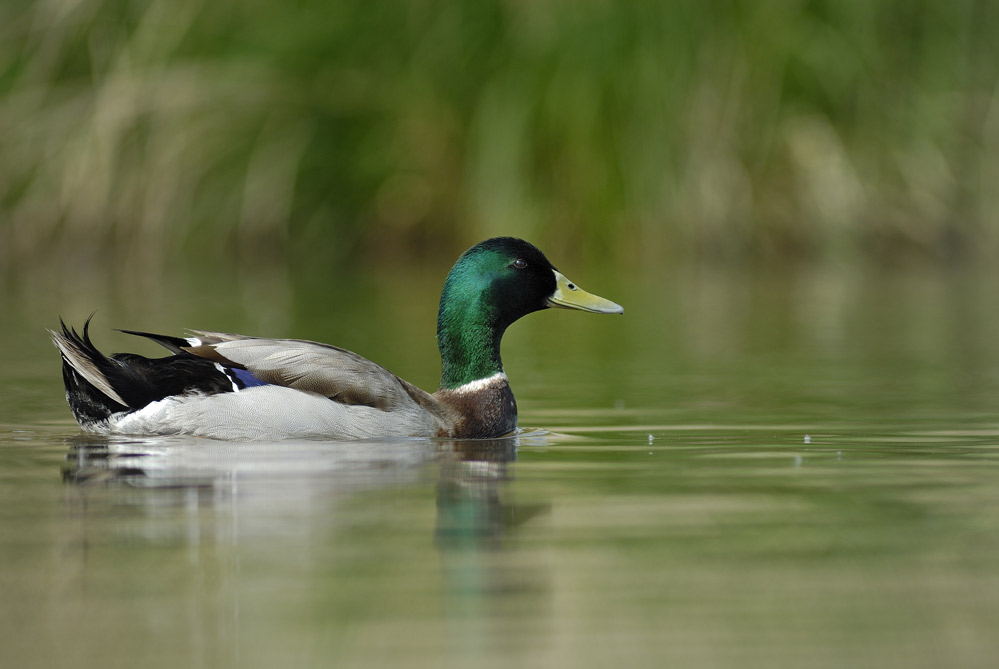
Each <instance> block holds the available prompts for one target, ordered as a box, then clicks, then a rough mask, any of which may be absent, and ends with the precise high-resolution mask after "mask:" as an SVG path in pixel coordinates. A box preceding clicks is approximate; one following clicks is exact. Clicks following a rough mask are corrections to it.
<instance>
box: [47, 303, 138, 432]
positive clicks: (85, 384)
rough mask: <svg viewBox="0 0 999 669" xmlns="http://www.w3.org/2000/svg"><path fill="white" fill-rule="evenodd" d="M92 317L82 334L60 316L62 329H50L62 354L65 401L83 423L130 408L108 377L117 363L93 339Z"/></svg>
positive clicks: (94, 421) (98, 419)
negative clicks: (70, 326) (91, 337)
mask: <svg viewBox="0 0 999 669" xmlns="http://www.w3.org/2000/svg"><path fill="white" fill-rule="evenodd" d="M90 318H93V316H91V317H90ZM90 318H88V319H87V322H86V323H85V324H84V326H83V334H82V335H80V334H79V333H77V331H76V329H75V328H68V327H67V326H66V324H65V323H64V322H63V321H62V319H59V324H60V325H61V326H62V332H55V331H53V330H49V334H50V335H51V336H52V342H53V343H54V344H55V346H56V348H58V349H59V353H60V354H61V355H62V363H63V364H62V376H63V381H64V382H65V384H66V400H67V402H68V403H69V406H70V408H71V409H72V410H73V415H74V416H76V420H77V422H78V423H80V424H81V425H85V424H91V423H96V422H99V421H102V420H107V419H108V418H109V417H110V416H111V415H112V414H114V413H119V412H121V411H128V410H129V406H128V403H127V402H126V401H125V400H124V399H122V397H121V395H120V394H119V393H118V392H117V391H116V390H115V389H114V387H113V386H112V384H111V382H110V381H109V380H108V373H109V372H110V371H111V370H112V369H113V368H114V366H115V362H114V361H113V360H111V359H110V358H108V357H107V356H105V355H104V354H103V353H101V352H100V351H99V350H97V347H96V346H94V344H93V342H92V341H90V334H89V328H90Z"/></svg>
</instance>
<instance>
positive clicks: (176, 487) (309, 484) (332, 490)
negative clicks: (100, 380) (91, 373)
mask: <svg viewBox="0 0 999 669" xmlns="http://www.w3.org/2000/svg"><path fill="white" fill-rule="evenodd" d="M68 443H69V453H68V454H67V462H66V465H65V466H64V468H63V479H64V481H65V482H66V483H68V484H71V485H73V486H74V487H77V488H80V489H86V488H89V487H94V486H97V487H103V488H122V489H124V490H128V491H135V490H136V489H147V490H149V491H150V492H149V499H148V500H147V502H148V504H149V505H150V506H151V507H157V508H158V507H161V506H162V503H163V501H164V495H166V496H169V495H177V494H181V493H182V494H183V495H184V499H185V500H186V502H185V503H189V501H187V500H189V499H190V493H192V492H194V491H200V492H201V493H204V494H202V495H199V497H201V498H203V500H204V501H203V502H199V505H200V504H204V505H212V506H215V507H219V506H222V507H227V508H228V507H232V509H233V511H234V512H235V511H236V510H237V508H238V507H240V506H244V507H245V506H246V505H247V504H250V505H253V504H257V503H260V500H261V499H265V500H267V501H266V503H267V505H269V506H268V508H267V509H266V511H265V514H264V515H265V516H273V515H274V513H275V512H276V511H277V509H276V508H275V507H276V505H284V506H285V507H286V508H284V511H285V512H291V513H294V505H295V504H296V499H297V500H301V499H302V498H303V496H314V495H319V496H330V497H342V496H343V495H345V494H346V495H352V494H356V493H358V492H360V491H370V490H379V489H383V490H389V489H394V488H398V487H399V486H407V485H419V484H421V482H425V481H426V476H427V469H426V468H427V467H428V466H433V465H434V463H436V464H437V477H436V479H437V480H436V508H437V513H436V525H435V543H436V545H437V546H438V548H439V549H440V550H442V551H449V550H458V549H466V548H470V547H479V548H498V547H500V546H501V543H502V539H503V537H504V535H505V534H507V533H508V532H509V531H510V530H511V529H514V528H516V527H518V526H520V525H522V524H523V523H525V522H527V521H528V520H530V519H531V518H533V517H535V516H537V515H538V514H539V513H542V512H545V511H547V510H548V508H549V505H548V504H544V503H542V504H517V503H513V502H511V501H509V500H508V499H507V498H508V497H509V495H506V494H504V488H505V487H506V486H507V484H508V483H509V482H510V481H511V480H512V475H511V468H510V463H512V462H514V461H515V460H516V459H517V449H518V448H519V447H521V446H531V447H538V446H541V447H543V446H544V445H545V438H544V433H543V432H540V431H538V432H524V433H520V434H517V435H514V436H511V437H505V438H498V439H476V440H444V441H440V440H427V439H397V440H390V441H374V440H366V441H357V442H311V441H302V442H294V441H291V442H290V441H282V442H275V443H268V442H253V443H241V444H235V443H231V442H216V441H213V440H206V439H191V438H182V437H164V438H157V439H149V438H143V439H131V438H121V437H119V438H113V437H112V438H108V437H101V436H93V435H80V436H76V437H73V438H71V439H69V440H68ZM154 491H159V493H156V492H154ZM255 493H256V494H255ZM243 498H252V500H251V499H246V500H244V499H243ZM141 499H142V498H141V497H140V498H136V496H135V495H133V494H129V500H130V501H131V502H132V503H135V502H136V501H137V500H138V501H140V502H141ZM219 510H220V509H218V508H216V509H215V511H216V513H217V512H218V511H219ZM241 522H246V517H245V514H244V517H243V519H241Z"/></svg>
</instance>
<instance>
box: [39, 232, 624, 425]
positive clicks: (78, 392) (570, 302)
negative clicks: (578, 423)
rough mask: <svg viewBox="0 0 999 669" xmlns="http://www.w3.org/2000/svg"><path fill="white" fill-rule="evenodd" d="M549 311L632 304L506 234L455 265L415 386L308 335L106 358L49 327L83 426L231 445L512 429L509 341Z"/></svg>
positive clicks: (171, 345) (86, 339) (201, 340)
mask: <svg viewBox="0 0 999 669" xmlns="http://www.w3.org/2000/svg"><path fill="white" fill-rule="evenodd" d="M547 307H562V308H566V309H579V310H581V311H589V312H592V313H605V314H615V313H623V312H624V309H622V308H621V307H620V306H619V305H617V304H615V303H613V302H611V301H609V300H605V299H604V298H602V297H597V296H596V295H591V294H590V293H587V292H586V291H584V290H582V289H580V288H579V287H578V286H577V285H576V284H574V283H573V282H571V281H569V279H567V278H566V277H565V276H564V275H563V274H562V273H560V272H559V271H558V270H557V269H555V267H553V266H552V264H551V263H550V262H549V261H548V259H547V258H546V257H545V255H544V254H543V253H542V252H541V251H539V250H538V249H537V248H536V247H534V246H533V245H531V244H529V243H528V242H525V241H523V240H521V239H514V238H512V237H498V238H495V239H489V240H486V241H484V242H482V243H480V244H476V245H475V246H473V247H472V248H470V249H469V250H468V251H466V252H465V253H464V254H462V256H461V257H460V258H458V261H457V262H456V263H455V264H454V267H452V268H451V271H450V272H449V273H448V275H447V279H446V280H445V281H444V289H443V291H442V293H441V301H440V309H439V311H438V314H437V345H438V347H439V348H440V355H441V382H440V387H439V388H438V389H437V391H436V392H435V393H433V394H430V393H427V392H425V391H423V390H420V389H419V388H417V387H416V386H414V385H413V384H411V383H408V382H406V381H404V380H402V379H400V378H399V377H397V376H395V375H394V374H392V373H391V372H389V371H388V370H386V369H385V368H384V367H381V366H379V365H377V364H375V363H373V362H371V361H369V360H367V359H365V358H363V357H361V356H360V355H357V354H356V353H352V352H351V351H347V350H344V349H342V348H337V347H336V346H330V345H328V344H319V343H316V342H311V341H302V340H297V339H262V338H258V337H247V336H243V335H236V334H224V333H221V332H206V331H201V330H192V331H191V332H190V334H191V336H189V337H172V336H167V335H157V334H151V333H148V332H136V331H132V330H122V332H125V333H126V334H132V335H138V336H142V337H147V338H149V339H151V340H153V341H155V342H157V343H159V344H161V345H163V346H164V347H166V348H167V349H169V350H170V351H171V353H172V355H169V356H167V357H164V358H146V357H143V356H140V355H136V354H132V353H116V354H114V355H112V356H110V357H108V356H106V355H104V354H103V353H101V352H100V351H99V350H97V348H96V347H95V346H94V344H93V343H92V342H91V340H90V334H89V327H90V319H87V322H86V324H85V325H84V326H83V334H82V336H81V335H80V334H78V333H77V332H76V330H75V329H70V328H67V326H66V324H65V323H62V321H61V320H60V323H61V325H62V331H61V332H53V331H50V334H51V335H52V340H53V342H54V343H55V345H56V347H57V348H58V349H59V352H60V353H61V354H62V361H63V368H62V369H63V380H64V382H65V384H66V399H67V401H68V402H69V406H70V408H71V409H72V411H73V414H74V416H75V417H76V420H77V422H78V423H79V424H80V426H81V427H82V428H83V429H84V430H86V431H88V432H95V433H99V434H129V435H174V434H182V435H193V436H200V437H210V438H215V439H229V440H254V439H286V438H295V439H363V438H373V437H450V438H457V439H474V438H489V437H498V436H502V435H506V434H509V433H510V432H512V431H514V430H515V429H516V427H517V403H516V402H515V401H514V398H513V393H512V392H511V390H510V384H509V383H508V382H507V377H506V374H505V373H504V372H503V363H502V361H501V360H500V339H501V338H502V336H503V332H504V331H505V330H506V328H507V327H508V326H509V325H510V324H511V323H513V322H514V321H516V320H517V319H518V318H520V317H521V316H524V315H526V314H529V313H531V312H533V311H540V310H541V309H545V308H547Z"/></svg>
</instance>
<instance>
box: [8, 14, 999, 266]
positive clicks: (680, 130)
mask: <svg viewBox="0 0 999 669" xmlns="http://www.w3.org/2000/svg"><path fill="white" fill-rule="evenodd" d="M997 84H999V4H996V3H991V2H980V1H974V0H956V1H952V2H948V3H941V2H934V1H919V0H834V1H833V0H831V1H826V2H823V1H814V2H812V1H805V0H797V1H794V0H787V1H773V2H768V1H763V0H759V1H749V0H746V1H733V0H730V1H721V0H716V1H708V2H699V3H688V2H680V3H667V2H607V1H596V0H586V1H573V2H569V1H556V0H548V1H540V2H514V1H492V0H475V1H471V0H467V1H466V0H446V1H442V0H422V1H420V0H413V1H410V2H397V3H377V2H362V1H350V0H334V1H332V2H330V1H322V2H320V1H316V0H298V1H297V2H290V3H289V2H274V1H268V0H251V1H242V2H232V1H229V0H216V1H214V2H207V1H206V0H45V1H43V2H27V1H25V0H8V1H7V2H5V3H3V4H2V6H0V241H2V248H0V263H2V265H3V268H4V274H5V275H8V276H10V275H14V274H17V273H19V272H23V271H25V270H28V269H30V268H39V267H43V268H48V269H49V271H67V272H68V271H75V270H78V269H79V268H81V267H102V266H108V265H111V266H130V267H141V268H142V271H143V272H146V273H153V274H155V273H156V272H157V271H158V269H160V268H163V267H166V266H167V265H169V264H171V263H176V262H178V261H179V260H180V259H194V260H195V261H201V262H210V261H213V260H214V259H218V258H226V259H231V260H234V261H243V262H257V263H264V262H274V263H294V264H301V263H303V262H304V263H306V264H308V263H314V264H316V265H317V266H318V265H322V264H325V263H340V262H344V261H349V260H350V259H352V258H358V257H361V258H365V257H366V258H372V257H377V258H380V259H392V258H398V257H421V256H423V255H426V254H430V253H434V252H439V253H441V254H444V255H448V256H450V255H452V254H453V253H455V252H456V251H459V250H461V249H463V248H465V247H467V246H468V245H469V244H470V243H472V242H474V241H477V240H478V239H480V238H484V237H487V236H490V235H496V234H514V235H521V236H525V237H528V238H530V239H532V240H534V241H536V242H537V243H539V244H540V245H542V246H543V247H544V248H553V247H554V248H558V249H559V255H560V256H567V255H573V254H577V255H584V256H589V257H596V256H601V255H610V256H612V259H613V260H614V261H616V262H631V263H660V262H665V261H668V260H673V259H706V260H718V261H723V262H744V261H759V262H774V261H781V262H783V261H801V260H805V261H824V260H830V259H831V260H834V261H838V260H845V261H850V262H852V261H865V260H867V261H873V262H879V263H880V262H888V261H895V260H900V259H903V260H904V259H909V258H926V259H931V260H942V261H945V262H950V263H956V262H965V261H974V260H979V261H983V260H984V261H995V260H996V259H999V215H997V211H999V188H997V187H996V185H997V184H999V95H997V94H999V88H997ZM199 259H200V260H199Z"/></svg>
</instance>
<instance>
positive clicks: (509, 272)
mask: <svg viewBox="0 0 999 669" xmlns="http://www.w3.org/2000/svg"><path fill="white" fill-rule="evenodd" d="M548 307H562V308H567V309H579V310H582V311H590V312H593V313H611V314H613V313H623V311H624V309H622V308H621V307H620V306H618V305H617V304H614V303H613V302H611V301H609V300H605V299H603V298H602V297H597V296H596V295H591V294H590V293H587V292H586V291H584V290H582V289H580V288H579V287H578V286H576V285H575V284H574V283H572V282H571V281H569V280H568V279H567V278H565V276H564V275H562V274H561V273H560V272H559V271H558V270H556V269H555V267H553V266H552V264H551V263H550V262H549V261H548V258H546V257H545V255H544V254H543V253H542V252H541V251H539V250H538V249H537V248H536V247H535V246H533V245H532V244H529V243H528V242H525V241H524V240H522V239H515V238H513V237H496V238H494V239H488V240H486V241H484V242H482V243H480V244H476V245H475V246H473V247H472V248H470V249H468V250H467V251H465V253H463V254H462V255H461V257H460V258H458V261H457V262H456V263H455V264H454V267H452V268H451V271H450V272H449V273H448V275H447V279H446V280H445V281H444V290H443V292H442V293H441V304H440V310H439V311H438V313H437V345H438V347H439V348H440V352H441V364H442V369H441V388H457V387H460V386H462V385H464V384H466V383H469V382H471V381H476V380H478V379H483V378H486V377H489V376H492V375H494V374H497V373H500V372H502V371H503V364H502V362H501V360H500V352H499V350H500V339H501V338H502V337H503V333H504V332H505V331H506V328H507V327H508V326H509V325H510V324H511V323H513V322H514V321H515V320H517V319H518V318H520V317H521V316H525V315H527V314H529V313H531V312H533V311H540V310H541V309H546V308H548Z"/></svg>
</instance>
